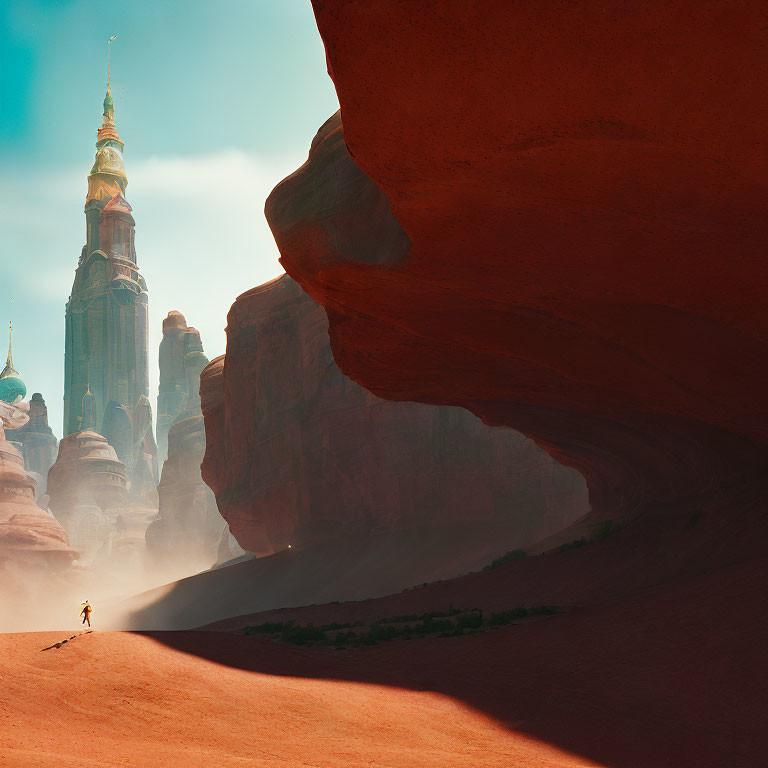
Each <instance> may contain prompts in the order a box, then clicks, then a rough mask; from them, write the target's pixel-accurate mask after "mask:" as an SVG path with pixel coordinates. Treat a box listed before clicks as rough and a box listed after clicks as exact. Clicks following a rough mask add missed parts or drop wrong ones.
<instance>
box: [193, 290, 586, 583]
mask: <svg viewBox="0 0 768 768" xmlns="http://www.w3.org/2000/svg"><path fill="white" fill-rule="evenodd" d="M227 333H228V341H227V355H226V358H225V359H224V360H222V358H218V359H216V360H214V362H213V363H211V365H209V366H208V368H207V369H206V370H205V372H204V374H203V376H202V379H201V386H202V402H203V408H204V413H205V420H206V430H207V445H208V451H207V453H206V456H205V461H204V464H203V476H204V478H205V480H206V482H207V483H208V484H209V485H210V486H211V488H213V490H214V491H215V493H216V497H217V501H218V504H219V508H220V509H221V512H222V514H223V516H224V517H225V518H226V520H227V522H228V523H229V526H230V528H231V530H232V533H233V534H234V536H235V537H236V538H237V540H238V542H239V543H240V544H241V545H242V546H243V547H244V548H246V549H248V550H250V551H253V552H255V553H257V554H268V553H272V552H274V551H276V550H280V549H283V548H285V547H287V546H288V544H292V545H293V546H294V547H295V546H297V545H298V546H303V545H307V544H310V543H317V542H319V541H322V540H326V539H329V538H339V537H341V536H345V535H355V534H360V533H369V532H372V533H376V532H379V533H384V532H387V533H391V532H395V531H402V530H413V529H417V528H422V527H423V528H424V529H425V530H427V531H428V530H429V528H430V527H432V526H434V525H436V524H437V525H440V526H449V525H452V524H462V523H467V522H469V521H473V522H478V521H484V520H485V521H488V522H489V523H497V524H498V523H500V522H506V523H508V524H509V526H510V529H511V530H512V531H513V533H511V534H510V536H511V537H512V538H511V539H510V540H509V541H508V542H507V543H508V544H509V546H508V548H512V547H514V546H525V545H527V544H530V543H532V542H533V541H535V540H537V539H539V538H542V537H544V536H547V535H549V534H551V533H553V532H554V531H557V530H559V529H561V528H563V527H564V526H565V525H567V524H568V523H569V522H571V521H572V520H574V519H575V518H577V517H578V516H580V515H581V514H583V513H584V512H585V511H586V493H585V488H584V484H583V481H582V479H581V478H580V477H579V476H578V474H577V473H576V472H574V471H573V470H569V469H567V468H564V467H562V466H560V465H558V464H557V463H556V462H554V461H553V460H552V459H551V458H550V457H549V456H547V454H546V453H544V452H543V451H540V450H538V449H537V448H536V446H535V445H534V444H533V443H532V442H531V441H529V440H526V439H525V438H524V437H523V436H522V435H520V434H519V433H517V432H514V431H512V430H508V429H499V430H491V429H489V428H488V427H485V426H483V425H482V424H481V423H480V422H479V421H478V420H477V419H476V418H475V417H474V416H472V415H471V414H469V413H467V412H466V411H464V410H461V409H456V408H436V407H432V406H425V405H420V404H416V403H391V402H386V401H384V400H381V399H379V398H377V397H375V396H373V395H371V394H370V393H368V392H366V391H365V390H364V389H362V388H361V387H360V386H358V385H357V384H355V383H354V382H352V381H350V380H349V379H348V378H347V377H345V376H344V375H343V374H342V373H341V371H340V370H339V369H338V367H337V366H336V364H335V363H334V361H333V356H332V354H331V350H330V347H329V344H328V334H327V322H326V318H325V313H324V312H323V311H322V309H321V308H320V307H319V306H318V305H317V304H316V303H315V302H314V301H312V299H311V298H310V297H309V296H307V295H306V294H305V293H304V292H303V291H302V290H301V289H300V288H299V287H298V285H296V283H295V282H294V281H293V280H291V279H290V278H289V277H287V276H284V277H281V278H278V279H277V280H274V281H272V282H270V283H267V284H266V285H263V286H259V287H257V288H254V289H253V290H251V291H249V292H248V293H245V294H243V295H242V296H240V297H239V299H238V300H237V301H236V303H235V304H234V306H233V307H232V310H231V311H230V313H229V318H228V327H227ZM427 538H428V536H427ZM504 546H505V543H504V542H499V548H500V549H501V551H504ZM454 572H455V571H454Z"/></svg>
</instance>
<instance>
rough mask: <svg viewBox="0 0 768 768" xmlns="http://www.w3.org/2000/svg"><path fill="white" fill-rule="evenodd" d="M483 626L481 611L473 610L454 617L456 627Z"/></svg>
mask: <svg viewBox="0 0 768 768" xmlns="http://www.w3.org/2000/svg"><path fill="white" fill-rule="evenodd" d="M482 626H483V612H482V611H476V612H475V611H473V612H472V613H465V614H463V615H461V616H459V617H457V619H456V627H457V628H458V629H461V630H464V629H479V628H480V627H482Z"/></svg>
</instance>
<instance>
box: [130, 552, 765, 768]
mask: <svg viewBox="0 0 768 768" xmlns="http://www.w3.org/2000/svg"><path fill="white" fill-rule="evenodd" d="M765 574H766V563H765V560H762V561H750V562H747V563H744V564H741V565H737V566H733V567H732V568H730V569H726V571H722V570H721V571H719V572H717V573H714V574H706V575H703V576H701V577H699V578H687V579H683V580H681V581H679V582H677V583H674V584H672V585H669V584H667V585H665V586H663V587H658V588H655V589H646V590H641V591H640V592H638V593H636V594H635V595H632V596H629V597H626V598H624V599H620V600H613V601H607V602H604V603H601V604H599V605H595V606H591V607H587V608H580V609H573V610H571V611H569V612H568V613H565V614H560V615H557V616H554V617H548V618H546V619H541V620H536V621H533V622H530V623H523V624H520V625H518V626H514V627H510V628H505V629H499V630H494V631H490V632H486V633H481V634H476V635H471V636H464V637H458V638H445V639H429V640H427V639H422V640H411V641H393V642H389V643H382V644H380V645H378V646H375V647H371V648H365V649H358V650H350V651H333V650H325V649H323V650H319V649H318V650H314V649H299V648H294V647H291V646H286V645H284V644H280V643H276V642H272V641H268V640H261V639H253V638H246V637H244V636H241V635H235V634H231V633H223V632H206V631H178V632H149V633H142V634H145V635H148V636H150V637H152V638H154V639H155V640H156V641H157V642H159V643H162V644H164V645H166V646H168V647H170V648H173V649H174V650H176V651H179V652H182V653H187V654H190V655H193V656H198V657H201V658H205V659H207V660H210V661H213V662H216V663H218V664H222V665H226V666H229V667H234V668H238V669H242V670H244V671H247V672H252V673H260V674H267V675H277V676H290V677H305V678H312V679H325V680H329V681H352V682H359V683H370V684H375V685H386V686H392V687H396V688H400V689H408V690H414V691H432V692H435V693H439V694H443V695H446V696H450V697H452V698H454V699H456V700H459V701H461V702H463V703H465V704H467V705H469V706H470V707H472V708H473V709H475V710H477V711H480V712H483V713H485V714H486V715H488V716H490V717H492V718H494V719H495V720H496V721H497V722H499V723H501V724H503V725H504V726H506V727H507V728H509V729H510V730H512V731H516V732H520V733H525V734H527V735H529V736H532V737H534V738H536V739H538V740H540V741H542V742H546V743H548V744H552V745H555V746H557V747H558V748H560V749H563V750H566V751H568V752H572V753H575V754H579V755H582V756H585V757H587V758H589V759H591V760H594V761H597V762H598V763H600V764H601V765H606V766H621V767H622V768H624V767H628V768H635V767H636V768H651V767H652V768H659V767H661V766H670V768H672V766H674V767H675V768H681V767H682V766H696V768H704V767H706V766H712V768H715V767H716V766H717V768H720V767H721V766H723V765H729V766H731V767H732V768H736V767H737V766H744V767H745V768H746V766H754V765H757V764H759V763H760V761H761V758H762V755H763V754H764V749H765V746H766V743H765V737H764V736H762V732H763V730H764V729H763V727H762V725H763V724H762V722H759V720H760V717H759V712H760V708H759V701H760V700H761V698H762V695H763V691H764V688H765V685H766V682H768V681H767V680H766V665H765V664H764V663H763V661H762V658H761V653H760V652H759V649H760V648H761V647H763V646H764V644H765V643H766V642H768V621H766V615H765V614H766V612H765V609H764V607H763V599H762V596H763V594H764V592H763V587H764V585H765ZM734 596H738V599H737V600H734ZM713 605H716V606H718V609H717V611H713V610H712V607H713ZM758 755H759V756H760V757H758Z"/></svg>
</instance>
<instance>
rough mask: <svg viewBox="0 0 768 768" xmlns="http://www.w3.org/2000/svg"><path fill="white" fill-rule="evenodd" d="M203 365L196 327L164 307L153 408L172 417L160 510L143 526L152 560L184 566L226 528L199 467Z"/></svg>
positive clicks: (209, 556)
mask: <svg viewBox="0 0 768 768" xmlns="http://www.w3.org/2000/svg"><path fill="white" fill-rule="evenodd" d="M163 344H165V347H163V346H162V345H163ZM206 365H208V358H207V357H206V356H205V354H204V353H203V345H202V342H201V341H200V334H199V333H198V331H197V330H196V329H195V328H189V327H187V325H186V321H185V320H184V316H183V315H182V314H181V313H180V312H171V313H169V315H168V317H167V318H166V320H165V321H164V322H163V341H162V342H161V349H160V395H159V397H158V410H161V409H162V411H163V415H164V418H165V419H166V420H167V419H168V418H170V417H171V416H173V421H172V422H171V426H170V429H169V430H168V432H167V435H166V444H167V451H168V458H167V459H166V461H165V463H164V465H163V471H162V476H161V478H160V485H159V486H158V488H157V491H158V495H159V498H160V510H159V514H158V519H157V520H156V521H155V522H153V523H152V525H151V526H150V527H149V529H148V530H147V546H148V547H149V549H150V551H151V552H152V554H153V556H154V558H155V559H156V560H157V561H158V562H161V563H163V564H164V565H166V566H168V567H169V568H172V567H173V566H174V565H177V566H184V567H186V568H187V570H188V571H189V569H197V570H202V569H203V568H209V567H211V566H212V565H214V564H215V563H216V562H217V560H218V557H219V545H220V543H221V539H222V534H223V532H224V529H225V528H226V523H225V522H224V520H223V519H222V517H221V515H220V514H219V510H218V507H217V506H216V499H215V497H214V495H213V492H212V491H211V489H210V488H209V487H208V486H207V485H206V484H205V483H204V482H203V479H202V476H201V473H200V464H201V462H202V460H203V455H204V454H205V426H204V423H203V414H202V411H201V408H200V374H201V373H202V371H203V369H204V368H205V366H206ZM182 376H183V381H182ZM178 395H181V401H180V402H179V401H178V399H177V398H178ZM166 428H167V427H166ZM158 434H160V433H159V430H158Z"/></svg>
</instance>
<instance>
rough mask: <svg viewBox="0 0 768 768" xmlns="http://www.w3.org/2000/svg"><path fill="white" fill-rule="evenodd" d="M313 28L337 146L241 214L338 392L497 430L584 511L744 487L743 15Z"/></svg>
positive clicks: (425, 11) (757, 157) (761, 205)
mask: <svg viewBox="0 0 768 768" xmlns="http://www.w3.org/2000/svg"><path fill="white" fill-rule="evenodd" d="M314 7H315V13H316V17H317V21H318V27H319V29H320V33H321V35H322V36H323V39H324V42H325V45H326V51H327V59H328V67H329V72H330V74H331V76H332V78H333V80H334V83H335V85H336V89H337V92H338V94H339V100H340V104H341V116H342V119H343V134H342V131H341V121H340V119H339V118H338V117H336V118H334V119H332V120H330V121H329V122H328V123H327V124H326V125H325V126H324V127H323V128H322V129H321V131H320V133H319V134H318V137H317V138H316V139H315V142H314V143H313V146H312V149H311V151H310V157H309V160H308V161H307V163H306V164H305V165H304V166H303V167H302V168H301V169H299V170H298V171H297V172H296V173H295V174H293V175H292V176H291V177H289V178H288V179H286V180H285V181H284V182H283V183H282V184H280V185H279V186H278V187H277V188H276V190H275V191H274V192H273V194H272V196H271V197H270V199H269V200H268V202H267V207H266V212H267V216H268V219H269V221H270V225H271V227H272V229H273V232H274V234H275V237H276V239H277V242H278V245H279V247H280V250H281V253H282V263H283V264H284V266H285V268H286V270H287V271H288V273H289V274H290V275H291V276H293V277H294V278H295V279H296V280H297V281H298V282H299V283H300V284H301V285H302V286H303V287H304V288H305V289H306V290H307V291H308V292H309V293H310V294H311V295H312V296H313V297H314V298H315V299H316V300H317V301H319V302H320V303H321V304H323V305H324V307H325V308H326V311H327V314H328V318H329V321H330V334H331V342H332V348H333V352H334V357H335V359H336V361H337V362H338V364H339V366H340V367H341V369H342V370H343V371H344V372H345V373H346V374H348V375H349V376H351V377H352V378H353V379H354V380H356V381H358V382H359V383H361V384H362V385H363V386H365V387H366V388H368V389H369V390H370V391H372V392H374V393H375V394H378V395H380V396H382V397H386V398H391V399H396V400H405V399H408V400H417V401H421V402H430V403H444V404H456V405H463V406H465V407H467V408H469V409H471V410H472V411H474V412H475V413H477V414H478V415H480V416H481V417H482V418H483V419H484V420H485V421H487V422H488V423H492V424H506V425H509V426H513V427H515V428H517V429H520V430H522V431H523V432H524V433H525V434H527V435H529V436H531V437H533V438H534V439H536V440H537V441H538V442H539V444H540V445H542V446H543V447H545V448H546V449H547V450H548V451H549V452H550V453H551V454H552V455H553V456H555V457H557V458H558V459H559V460H561V461H563V462H564V463H567V464H569V465H571V466H573V467H576V468H578V469H579V470H580V471H581V472H582V473H583V474H584V476H585V477H586V478H587V481H588V484H589V486H590V492H591V495H592V501H593V505H595V506H596V507H597V508H598V509H600V510H603V511H605V510H616V509H617V507H619V506H622V507H625V508H627V507H630V508H634V507H635V506H636V504H637V503H639V502H642V501H644V500H662V501H664V500H667V501H668V500H673V499H677V498H680V497H681V496H682V495H690V494H695V493H700V492H706V491H707V490H708V489H712V488H713V487H715V486H717V485H722V484H723V483H733V482H736V481H737V480H738V479H739V478H741V477H743V476H744V475H745V473H746V474H747V475H752V476H757V475H758V474H759V473H760V472H761V471H762V467H764V464H765V455H766V452H765V448H764V445H765V441H766V440H767V439H768V418H766V416H767V413H766V401H765V397H764V393H765V392H766V391H768V366H767V365H766V359H767V355H766V353H767V352H768V348H767V346H766V341H767V340H768V313H766V311H765V301H764V295H763V294H764V290H765V286H766V285H767V284H768V261H766V258H765V245H766V243H767V242H768V182H767V181H766V180H767V179H768V152H767V151H766V144H765V141H764V136H765V135H766V131H767V130H768V107H767V106H766V102H765V99H764V98H762V82H764V77H763V79H762V81H761V78H760V77H759V76H758V75H759V74H760V73H762V74H763V76H764V74H765V71H766V47H765V46H766V32H765V29H764V28H765V25H766V23H768V18H766V17H765V8H764V7H763V6H762V5H761V4H760V3H757V2H745V3H741V4H738V5H735V6H734V5H727V6H726V5H723V4H718V3H705V4H702V3H698V2H693V0H686V1H685V2H682V3H675V4H669V3H661V2H654V3H646V4H643V5H638V4H636V3H628V2H627V3H624V2H621V3H616V4H612V5H608V6H606V5H605V4H603V5H600V4H595V3H579V4H562V3H559V2H557V3H555V2H548V1H545V2H535V3H534V2H516V3H509V2H506V1H505V0H492V1H491V2H489V3H484V4H483V5H482V7H480V6H478V7H477V8H470V7H468V5H467V3H465V2H462V1H461V0H446V2H441V3H432V4H424V3H407V2H400V1H399V0H377V2H373V3H349V2H340V1H339V0H315V2H314ZM606 514H607V512H606ZM611 514H613V512H611Z"/></svg>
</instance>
